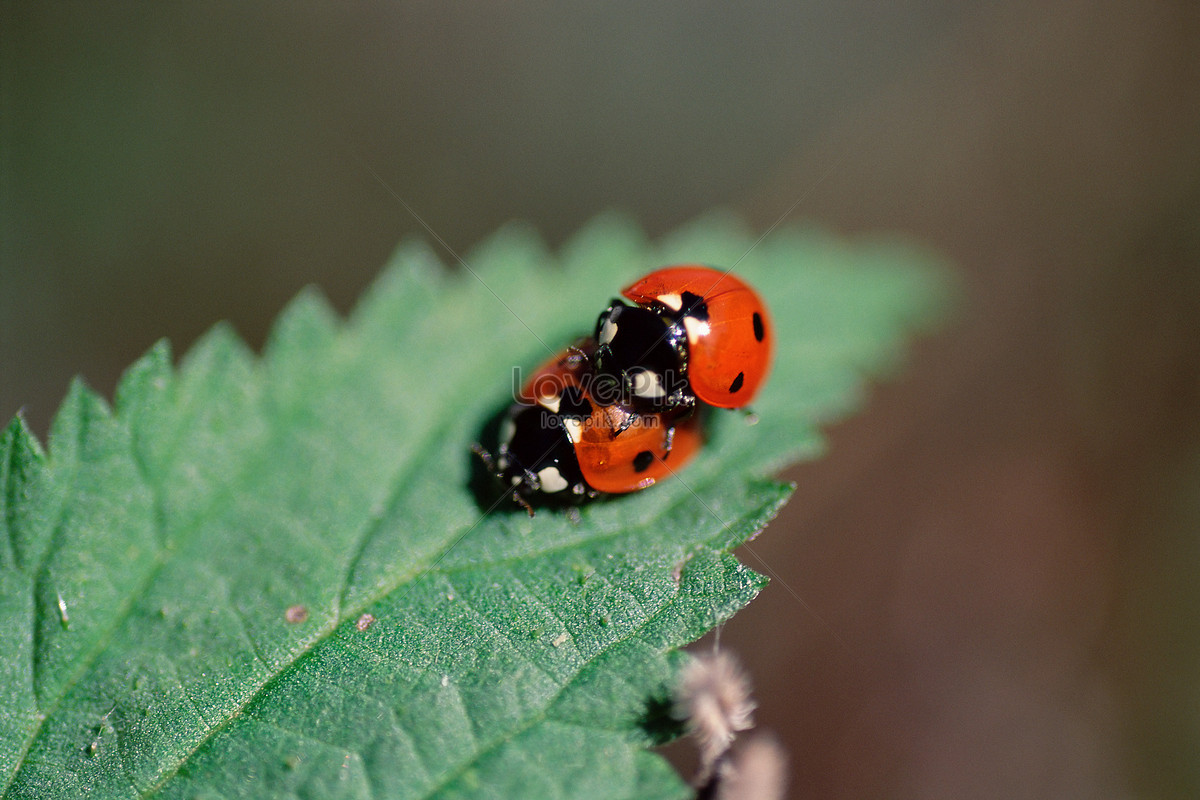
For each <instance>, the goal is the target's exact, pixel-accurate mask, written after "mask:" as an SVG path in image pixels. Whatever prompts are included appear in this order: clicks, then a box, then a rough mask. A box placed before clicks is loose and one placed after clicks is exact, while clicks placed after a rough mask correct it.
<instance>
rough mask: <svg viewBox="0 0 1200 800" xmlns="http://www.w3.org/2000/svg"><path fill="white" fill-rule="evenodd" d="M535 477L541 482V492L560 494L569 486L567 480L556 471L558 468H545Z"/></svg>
mask: <svg viewBox="0 0 1200 800" xmlns="http://www.w3.org/2000/svg"><path fill="white" fill-rule="evenodd" d="M537 475H538V480H539V481H541V482H542V491H543V492H549V493H554V492H561V491H562V490H563V489H565V488H567V486H568V485H569V484H568V483H567V479H566V478H564V477H563V476H562V473H561V472H559V471H558V467H545V468H544V469H542V470H541V471H539V472H538V474H537Z"/></svg>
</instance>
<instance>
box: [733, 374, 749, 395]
mask: <svg viewBox="0 0 1200 800" xmlns="http://www.w3.org/2000/svg"><path fill="white" fill-rule="evenodd" d="M745 381H746V373H744V372H739V373H738V374H737V377H736V378H734V379H733V383H731V384H729V393H730V394H733V393H735V392H736V391H738V390H739V389H741V388H742V384H743V383H745Z"/></svg>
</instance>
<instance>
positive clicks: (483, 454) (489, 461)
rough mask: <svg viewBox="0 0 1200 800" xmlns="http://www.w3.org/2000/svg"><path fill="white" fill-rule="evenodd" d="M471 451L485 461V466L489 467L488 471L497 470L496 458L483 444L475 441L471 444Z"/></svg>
mask: <svg viewBox="0 0 1200 800" xmlns="http://www.w3.org/2000/svg"><path fill="white" fill-rule="evenodd" d="M471 452H472V453H474V454H475V455H476V456H478V457H479V460H480V461H482V462H483V465H484V466H485V467H487V471H488V472H495V471H496V459H495V458H493V457H492V454H491V453H489V452H488V451H487V450H485V449H483V445H481V444H480V443H479V442H475V443H474V444H472V445H471Z"/></svg>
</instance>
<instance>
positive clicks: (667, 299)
mask: <svg viewBox="0 0 1200 800" xmlns="http://www.w3.org/2000/svg"><path fill="white" fill-rule="evenodd" d="M658 302H660V303H662V304H663V305H664V306H667V307H668V308H670V309H673V310H675V311H678V310H679V309H681V308H683V298H682V297H680V296H679V295H677V294H674V293H672V294H660V295H659V296H658Z"/></svg>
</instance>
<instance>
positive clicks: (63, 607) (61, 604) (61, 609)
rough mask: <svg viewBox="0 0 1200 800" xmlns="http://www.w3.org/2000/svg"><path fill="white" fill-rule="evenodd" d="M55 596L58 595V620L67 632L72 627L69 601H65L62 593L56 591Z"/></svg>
mask: <svg viewBox="0 0 1200 800" xmlns="http://www.w3.org/2000/svg"><path fill="white" fill-rule="evenodd" d="M55 594H57V595H58V618H59V620H60V621H61V622H62V626H63V630H64V631H65V630H66V629H67V628H68V627H69V626H70V625H71V618H70V617H69V616H67V601H66V600H64V599H63V596H62V592H59V591H57V590H56V591H55Z"/></svg>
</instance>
